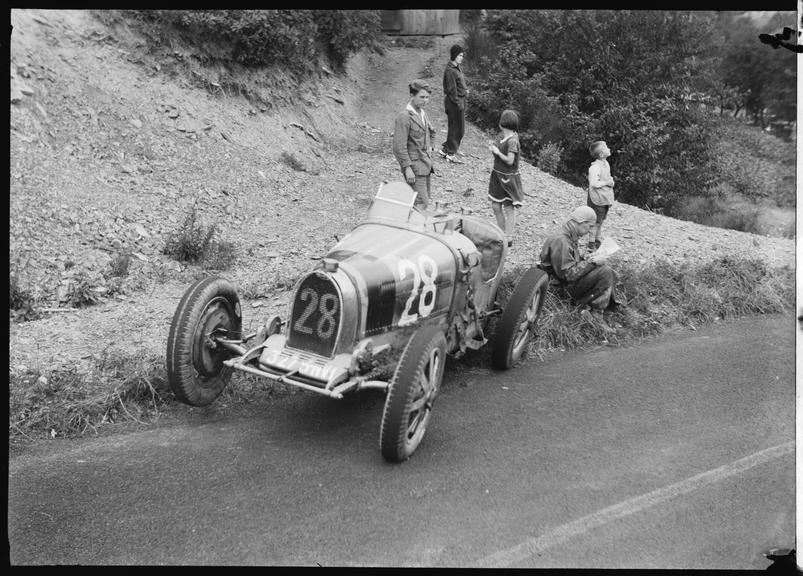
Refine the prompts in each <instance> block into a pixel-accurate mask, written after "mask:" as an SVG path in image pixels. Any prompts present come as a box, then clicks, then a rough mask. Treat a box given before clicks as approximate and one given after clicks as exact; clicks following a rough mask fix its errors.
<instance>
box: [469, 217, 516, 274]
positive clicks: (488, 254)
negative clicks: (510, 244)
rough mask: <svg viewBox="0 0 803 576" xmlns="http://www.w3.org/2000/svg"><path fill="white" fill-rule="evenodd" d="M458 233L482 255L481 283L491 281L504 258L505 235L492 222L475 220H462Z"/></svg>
mask: <svg viewBox="0 0 803 576" xmlns="http://www.w3.org/2000/svg"><path fill="white" fill-rule="evenodd" d="M460 233H461V234H463V236H465V237H466V238H468V239H469V240H471V242H472V243H473V244H474V246H476V247H477V251H478V252H479V253H480V254H481V255H482V262H481V266H482V281H483V282H488V281H489V280H491V279H493V278H494V277H495V276H496V274H497V272H498V271H499V267H500V266H501V264H502V261H503V259H504V257H505V251H506V242H505V233H504V232H503V231H502V229H501V228H500V227H499V226H497V225H496V224H494V223H492V222H486V221H484V220H480V219H475V218H466V217H464V218H462V221H461V224H460Z"/></svg>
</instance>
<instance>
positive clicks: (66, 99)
mask: <svg viewBox="0 0 803 576" xmlns="http://www.w3.org/2000/svg"><path fill="white" fill-rule="evenodd" d="M11 22H12V26H13V32H12V35H11V104H10V107H11V125H10V147H11V150H10V171H11V178H10V184H11V194H10V208H11V217H10V221H9V228H10V233H9V241H10V249H9V256H10V259H11V265H12V271H13V270H14V267H15V263H17V264H18V266H17V270H18V272H19V274H20V279H21V283H22V287H23V288H26V287H27V288H28V289H30V290H31V291H33V292H34V293H35V295H37V296H38V297H39V298H40V299H41V300H42V302H43V303H44V304H45V305H49V306H50V307H54V308H55V307H57V306H58V304H59V302H58V297H59V293H60V292H59V287H60V286H61V287H62V290H63V289H64V287H65V286H68V285H69V283H70V282H71V279H73V278H75V275H76V274H77V273H78V272H80V271H85V272H86V273H87V274H89V275H90V277H92V278H95V282H96V283H97V284H96V286H97V287H98V288H100V289H101V291H100V292H99V294H101V296H102V288H103V281H104V280H103V276H102V274H101V271H102V270H103V269H104V267H106V266H108V264H109V262H110V261H111V259H112V258H114V257H115V256H116V255H117V254H119V253H121V252H123V251H129V252H131V253H132V254H133V255H134V258H133V260H132V264H131V269H130V272H129V275H128V277H127V279H126V284H125V287H126V289H125V291H124V293H123V294H120V295H117V296H114V297H111V298H105V299H104V298H102V302H101V303H100V304H98V305H95V306H91V307H88V308H82V309H79V310H76V311H70V312H60V313H53V314H50V315H47V316H46V317H44V318H43V319H41V320H37V321H32V322H26V323H22V324H16V323H11V324H10V338H9V348H10V361H9V370H11V371H17V370H24V369H40V370H43V371H47V370H49V369H51V368H54V367H58V366H66V365H78V366H79V367H80V366H81V365H86V364H87V363H91V362H94V361H95V359H96V358H98V356H99V355H100V354H101V353H102V352H104V351H105V352H107V353H108V352H110V351H111V352H113V351H114V350H118V349H119V350H124V351H126V352H127V353H131V352H132V351H137V352H139V353H141V354H142V355H143V356H145V357H150V356H154V357H160V356H161V355H162V354H163V353H164V346H165V341H166V338H167V332H168V328H169V324H170V320H171V317H172V314H173V311H174V309H175V306H176V304H177V302H178V300H179V298H180V297H181V295H182V293H183V291H184V290H185V289H186V287H187V286H188V284H189V283H190V282H191V281H192V279H193V278H194V277H195V276H197V275H198V274H199V273H201V271H199V269H198V268H197V267H196V266H187V265H184V264H180V263H178V262H176V261H174V260H172V259H171V258H169V257H167V256H164V255H163V254H162V253H161V252H162V249H163V247H164V245H165V241H166V239H167V237H168V235H169V234H170V233H171V232H174V231H175V230H176V229H177V228H178V226H179V224H180V223H181V222H182V221H183V219H184V217H185V216H186V214H187V213H188V211H189V210H190V208H191V207H193V206H195V207H197V208H198V209H199V210H200V211H201V214H202V216H203V219H204V221H205V222H207V223H215V224H217V226H218V229H219V230H220V233H221V236H222V238H223V239H225V240H227V241H229V242H233V243H234V245H235V247H236V250H237V259H236V262H235V263H234V266H233V267H232V268H231V269H230V270H227V271H226V272H225V273H224V275H225V276H226V277H228V278H230V279H231V280H233V281H234V282H235V283H236V284H237V285H238V287H239V289H240V293H241V297H242V298H243V300H244V319H245V326H246V328H249V327H255V326H256V325H257V324H258V323H259V322H261V321H262V319H263V318H264V317H265V315H266V314H268V313H273V312H278V313H281V314H283V315H284V314H285V313H286V312H285V310H284V306H285V305H286V303H287V297H288V293H287V287H288V284H289V283H291V282H292V281H293V280H294V279H295V278H296V277H297V276H298V274H300V273H302V272H303V271H305V270H307V269H309V268H310V267H311V266H312V265H313V264H314V261H315V259H317V258H319V257H320V256H321V255H322V254H324V253H325V251H326V250H327V249H328V248H329V247H330V246H331V245H332V244H333V243H334V242H335V239H336V237H339V236H342V235H343V234H345V233H346V232H348V231H349V230H350V229H351V227H352V226H354V225H355V224H356V223H357V222H359V221H360V219H361V217H362V216H363V214H364V212H365V209H366V208H367V206H368V203H369V202H370V199H371V198H372V196H373V194H374V193H375V192H376V190H377V188H378V186H379V185H380V184H381V182H382V181H384V180H399V179H401V176H400V173H399V170H398V165H397V164H396V162H395V160H394V158H393V155H392V153H391V150H390V138H391V132H392V127H393V117H394V115H395V114H396V112H397V111H399V110H401V109H402V108H403V107H404V105H405V103H406V101H407V99H408V94H407V89H406V86H407V83H408V82H409V81H410V80H411V79H412V78H414V77H416V76H422V75H423V76H429V80H430V82H431V83H432V85H433V87H434V88H435V93H434V96H433V99H432V101H431V104H430V106H429V109H428V113H429V114H430V116H431V118H432V120H433V121H434V123H435V124H436V126H438V128H439V137H438V139H436V145H439V144H440V142H441V141H442V140H443V139H444V138H445V133H446V118H445V114H444V111H443V104H442V94H441V91H440V86H441V79H440V76H441V71H442V66H443V65H444V64H445V63H446V60H447V56H446V54H447V53H448V47H449V45H451V44H452V43H453V42H454V41H455V38H435V39H412V40H409V39H408V40H406V41H404V42H397V43H393V42H392V41H390V43H389V45H388V48H387V50H386V51H385V53H384V54H383V55H379V54H361V55H359V56H357V57H355V58H353V59H352V60H351V62H350V63H349V65H348V69H347V72H348V73H347V74H346V75H345V76H339V75H336V74H329V73H328V72H327V71H322V73H321V76H320V79H319V82H318V83H317V84H314V85H313V84H310V85H307V86H296V85H292V84H286V85H285V86H284V88H283V89H281V90H279V91H278V92H277V90H276V86H277V83H276V81H275V80H276V79H275V78H272V79H270V78H269V77H268V76H269V75H264V76H263V77H260V75H259V73H253V72H252V73H249V74H251V76H250V77H249V78H248V79H247V81H248V82H249V83H250V85H251V86H252V87H253V90H254V92H256V93H258V92H259V90H260V86H261V85H264V86H266V87H267V86H268V85H270V87H271V88H270V92H269V91H268V89H267V88H266V89H265V93H264V94H265V95H266V97H267V95H268V94H269V93H270V94H272V96H270V98H272V99H273V100H272V101H271V102H270V104H272V105H265V104H259V103H256V102H257V101H255V100H254V99H253V98H252V99H247V98H246V97H245V96H243V95H242V94H237V93H236V92H235V91H232V90H226V89H225V88H224V87H223V85H222V84H221V83H220V82H218V81H217V80H218V79H219V78H220V76H221V75H222V74H224V73H225V74H232V73H236V71H232V70H222V69H220V68H209V67H207V68H204V67H201V66H200V65H198V64H195V63H193V62H191V61H187V60H186V59H185V62H184V65H183V66H178V65H177V64H176V63H177V59H180V58H182V57H183V56H182V54H181V50H180V47H176V50H175V51H174V52H175V53H171V52H170V51H169V50H167V49H164V50H162V51H149V50H146V49H145V43H144V41H143V40H142V39H141V38H140V37H138V36H137V35H136V34H135V33H134V32H133V31H131V30H127V29H125V28H119V29H116V30H111V29H109V28H107V27H106V26H104V25H103V24H101V23H100V22H98V21H97V20H96V19H95V18H93V17H92V15H91V14H90V13H89V12H86V11H63V10H52V11H50V10H13V11H12V14H11ZM171 48H172V47H171ZM269 80H270V81H269ZM216 84H217V85H219V86H216ZM487 139H488V135H487V134H485V133H483V132H482V131H481V130H479V129H477V128H476V127H474V126H470V125H469V126H468V127H467V133H466V136H465V139H464V142H463V146H462V150H463V151H464V152H465V153H466V156H465V158H464V160H465V163H464V164H462V165H457V164H448V163H445V162H441V161H439V163H438V165H437V171H438V174H437V177H436V179H435V181H434V195H435V198H436V199H439V200H442V201H445V202H448V203H449V205H450V207H452V208H457V207H465V208H468V209H472V210H474V211H475V212H477V213H479V214H483V215H486V216H487V217H488V218H489V219H492V218H493V216H492V213H491V210H490V206H489V203H488V201H487V198H486V190H487V182H488V176H489V173H490V168H491V165H492V161H491V157H490V155H489V153H488V151H487V149H486V142H487ZM522 179H523V182H524V186H525V190H526V193H527V198H526V200H527V202H526V203H525V205H524V207H523V208H522V209H521V210H520V212H519V219H518V224H517V236H516V242H515V245H514V247H513V251H512V255H511V260H512V263H513V265H517V264H525V263H528V262H531V261H533V259H534V258H535V257H536V255H537V251H538V249H539V247H540V244H541V243H542V241H543V239H544V237H545V235H546V234H547V232H548V231H549V230H550V229H551V228H553V227H554V226H555V225H557V224H558V223H559V222H561V221H562V220H563V218H565V215H566V213H567V212H568V211H570V210H571V209H572V208H574V207H575V206H576V205H578V204H581V203H583V202H584V201H585V192H584V191H583V190H582V189H580V188H577V187H575V186H572V185H569V184H567V183H565V182H563V181H561V180H558V179H556V178H554V177H552V176H550V175H548V174H545V173H543V172H541V171H540V170H538V169H536V168H534V167H533V166H530V165H523V166H522ZM606 230H607V234H609V235H611V236H614V237H615V238H616V239H617V241H618V243H619V244H620V245H621V246H622V248H623V250H622V251H621V252H620V253H619V254H620V255H619V256H618V258H621V260H624V261H632V262H639V261H648V260H650V259H655V258H666V259H669V260H673V261H678V262H681V261H689V262H700V261H706V260H709V259H712V258H714V257H717V256H720V255H723V254H738V255H760V256H761V257H763V258H766V260H767V261H768V262H769V263H770V264H771V265H775V266H787V265H788V266H793V265H794V249H795V244H794V241H793V240H789V239H782V238H769V237H765V236H759V235H753V234H746V233H741V232H736V231H729V230H721V229H715V228H707V227H704V226H700V225H697V224H694V223H690V222H683V221H678V220H674V219H672V218H667V217H663V216H660V215H657V214H653V213H650V212H646V211H643V210H640V209H638V208H634V207H631V206H627V205H623V204H618V205H616V206H615V207H614V208H613V210H612V212H611V215H610V217H609V220H608V223H607V224H606ZM614 264H615V263H614Z"/></svg>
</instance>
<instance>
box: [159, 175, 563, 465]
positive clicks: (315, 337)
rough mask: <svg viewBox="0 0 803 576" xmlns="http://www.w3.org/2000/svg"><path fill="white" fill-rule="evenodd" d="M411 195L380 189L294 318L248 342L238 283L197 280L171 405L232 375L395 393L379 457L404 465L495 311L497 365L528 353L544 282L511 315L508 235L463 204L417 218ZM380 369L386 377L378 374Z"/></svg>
mask: <svg viewBox="0 0 803 576" xmlns="http://www.w3.org/2000/svg"><path fill="white" fill-rule="evenodd" d="M415 196H416V192H415V191H414V190H413V189H412V188H410V187H409V186H408V185H407V184H405V183H401V182H392V183H388V184H384V185H382V186H380V188H379V191H378V192H377V194H376V196H375V198H374V199H373V201H372V203H371V205H370V207H369V209H368V214H367V218H366V219H365V220H364V221H363V222H362V223H361V224H359V225H357V226H356V227H355V228H354V230H352V231H351V232H350V233H349V234H348V235H346V236H345V237H344V238H343V239H342V240H340V241H339V242H338V243H337V244H336V245H335V246H334V247H332V249H331V250H330V251H329V252H328V253H327V254H326V255H325V256H324V257H323V258H322V259H321V261H320V262H319V263H318V264H317V265H316V266H315V268H314V269H313V270H312V271H310V272H309V273H308V274H306V275H304V276H303V277H302V278H301V279H300V280H299V281H298V282H297V284H296V285H295V287H294V290H293V294H292V298H291V303H290V306H289V310H288V316H287V318H288V319H287V320H282V319H281V318H280V317H279V316H273V317H270V318H267V319H266V321H265V323H264V324H263V325H262V326H261V327H260V328H259V329H258V330H256V331H255V332H254V333H253V334H247V335H243V334H242V313H241V308H240V301H239V297H238V295H237V292H236V290H235V289H234V287H233V285H232V284H231V283H230V282H229V281H227V280H225V279H224V278H221V277H217V276H210V277H206V278H202V279H201V280H199V281H197V282H196V283H195V284H193V285H192V286H191V287H190V288H189V289H188V290H187V291H186V293H185V294H184V296H183V297H182V298H181V301H180V302H179V304H178V307H177V309H176V311H175V314H174V316H173V320H172V324H171V326H170V333H169V335H168V340H167V372H168V380H169V383H170V386H171V388H172V390H173V392H174V394H175V395H176V397H177V398H178V399H179V400H181V401H183V402H186V403H188V404H191V405H195V406H200V405H206V404H209V403H210V402H212V401H213V400H214V399H215V398H216V397H217V396H218V395H219V394H220V393H221V392H222V390H223V388H224V387H225V386H226V384H227V382H228V380H229V378H230V376H231V374H232V373H233V371H234V370H241V371H244V372H248V373H251V374H257V375H259V376H264V377H265V378H269V379H272V380H274V381H278V382H283V383H286V384H289V385H292V386H297V387H299V388H303V389H305V390H310V391H313V392H317V393H319V394H324V395H326V396H329V397H331V398H342V397H343V395H344V394H346V393H351V392H356V391H358V390H362V389H367V388H379V389H382V390H384V391H385V392H386V400H385V406H384V412H383V415H382V425H381V431H380V435H379V444H380V448H381V453H382V456H383V457H384V458H385V459H387V460H389V461H393V462H400V461H403V460H405V459H407V458H408V457H409V456H410V455H411V454H412V453H413V452H414V451H415V449H416V448H417V447H418V445H419V443H420V442H421V439H422V437H423V435H424V432H425V430H426V428H427V425H428V424H429V421H430V418H431V415H432V407H433V404H434V402H435V399H436V397H437V395H438V391H439V389H440V385H441V379H442V377H443V371H444V364H445V361H446V358H447V355H448V356H452V357H459V356H461V355H462V354H463V353H465V351H466V350H467V349H478V348H480V347H481V346H483V345H485V344H486V343H487V342H488V334H486V330H487V329H488V324H489V321H490V319H491V318H493V317H494V316H497V317H498V318H497V320H496V327H495V330H494V335H493V338H492V339H493V343H492V351H491V361H492V364H493V365H494V367H496V368H499V369H507V368H510V367H511V366H513V365H514V364H515V363H517V362H518V361H519V360H520V359H522V358H523V357H524V356H525V354H526V351H527V348H528V344H529V342H530V340H531V338H532V335H533V332H534V330H535V326H536V322H537V319H538V316H539V313H540V311H541V306H542V304H543V301H544V296H545V293H546V289H547V284H548V277H547V275H546V273H545V272H544V271H542V270H540V269H539V268H537V267H536V266H533V267H531V268H529V269H528V270H527V271H526V272H525V273H524V275H523V276H522V277H521V278H520V279H519V280H518V282H517V283H516V285H515V288H514V290H513V292H512V294H511V296H510V298H509V299H508V301H507V304H506V305H505V307H504V309H502V308H501V307H500V306H499V304H498V303H497V289H498V288H499V285H500V282H501V279H502V273H503V270H504V263H505V257H506V255H507V242H506V240H505V235H504V233H503V232H502V230H501V229H500V228H499V227H498V226H497V225H496V224H494V223H492V222H490V221H486V220H485V219H482V218H479V217H477V216H474V215H471V214H469V213H465V212H466V211H464V210H461V211H460V212H458V213H449V212H446V211H445V210H442V209H440V208H438V209H437V210H435V211H434V212H422V211H419V210H418V209H417V208H414V207H413V203H414V200H415ZM382 363H384V364H385V365H386V366H387V365H389V366H391V371H390V372H387V374H390V373H391V372H392V377H391V378H388V377H387V376H386V377H384V378H383V379H377V378H375V376H374V375H375V374H376V370H375V368H376V366H377V365H379V364H382Z"/></svg>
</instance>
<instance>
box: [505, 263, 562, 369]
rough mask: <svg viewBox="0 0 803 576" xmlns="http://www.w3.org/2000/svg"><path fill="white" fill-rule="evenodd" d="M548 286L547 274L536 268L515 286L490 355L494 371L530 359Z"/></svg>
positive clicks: (529, 271) (528, 272)
mask: <svg viewBox="0 0 803 576" xmlns="http://www.w3.org/2000/svg"><path fill="white" fill-rule="evenodd" d="M548 285H549V277H548V276H547V274H546V272H544V271H543V270H540V269H539V268H536V267H535V266H533V267H532V268H530V269H529V270H527V272H525V273H524V276H522V277H521V279H520V280H519V281H518V283H517V284H516V288H515V289H514V290H513V294H511V296H510V300H508V302H507V305H506V306H505V310H504V311H503V312H502V316H501V317H500V318H499V321H498V322H497V324H496V336H495V338H494V343H493V352H492V353H491V363H492V364H493V366H494V368H497V369H499V370H507V369H508V368H511V367H512V366H514V365H515V364H516V363H517V362H519V361H521V360H523V359H524V358H526V357H527V349H528V347H529V344H530V340H532V336H533V333H534V327H535V325H536V323H537V322H538V316H539V315H540V314H541V308H542V307H543V305H544V298H545V297H546V290H547V286H548Z"/></svg>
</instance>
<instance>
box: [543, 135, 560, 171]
mask: <svg viewBox="0 0 803 576" xmlns="http://www.w3.org/2000/svg"><path fill="white" fill-rule="evenodd" d="M562 154H563V147H562V146H561V145H560V144H556V143H554V142H548V143H547V144H546V145H544V146H543V147H542V148H541V150H540V151H539V152H538V168H539V169H540V170H543V171H544V172H548V173H549V174H553V175H557V173H558V166H559V165H560V158H561V155H562Z"/></svg>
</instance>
